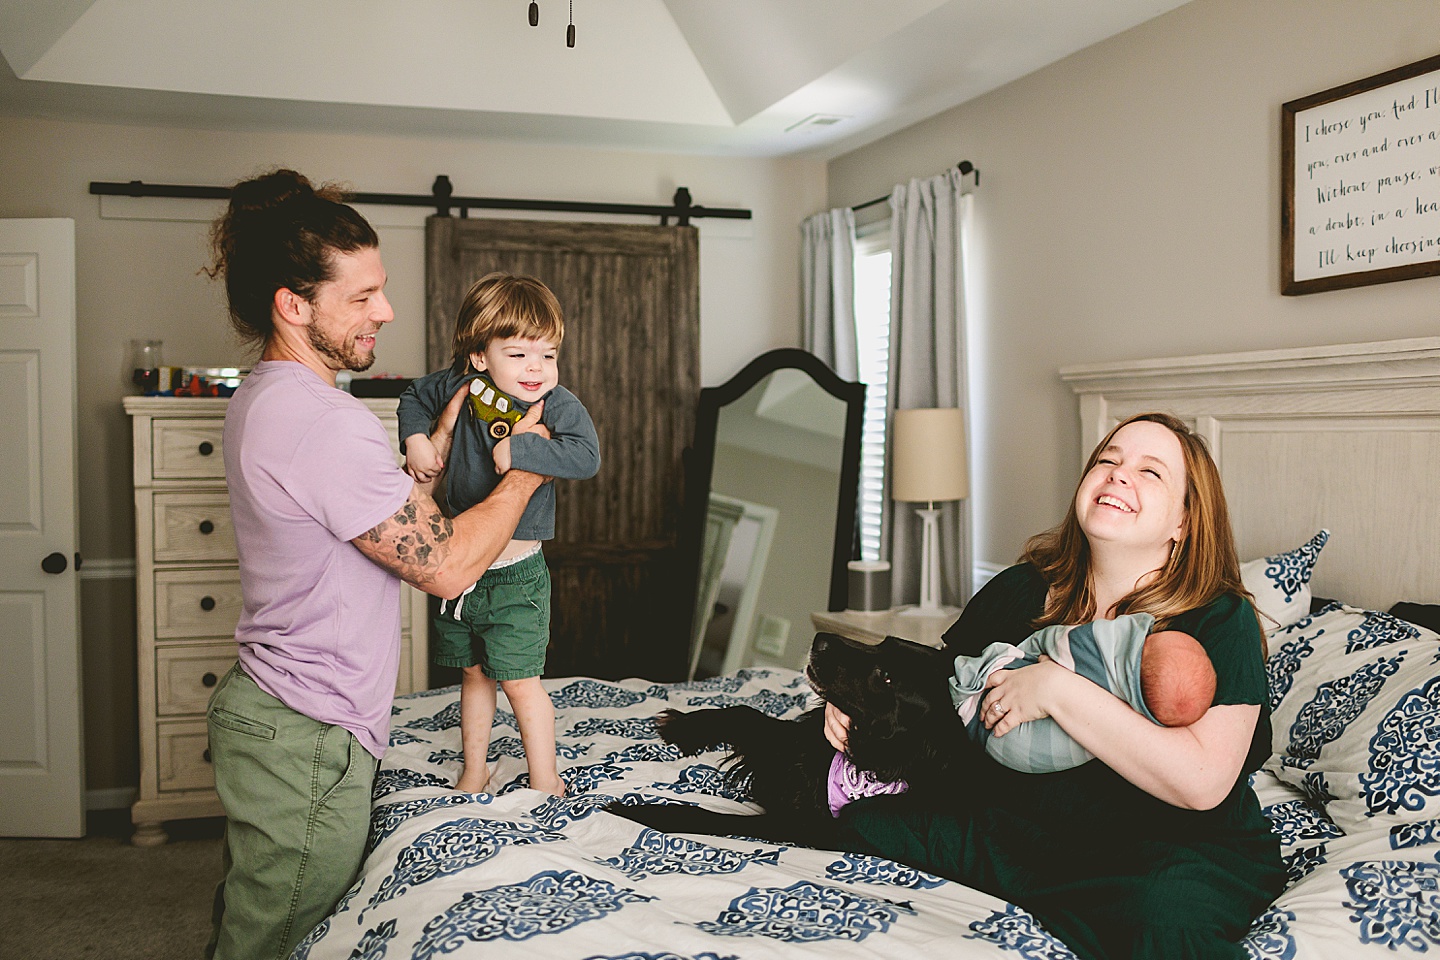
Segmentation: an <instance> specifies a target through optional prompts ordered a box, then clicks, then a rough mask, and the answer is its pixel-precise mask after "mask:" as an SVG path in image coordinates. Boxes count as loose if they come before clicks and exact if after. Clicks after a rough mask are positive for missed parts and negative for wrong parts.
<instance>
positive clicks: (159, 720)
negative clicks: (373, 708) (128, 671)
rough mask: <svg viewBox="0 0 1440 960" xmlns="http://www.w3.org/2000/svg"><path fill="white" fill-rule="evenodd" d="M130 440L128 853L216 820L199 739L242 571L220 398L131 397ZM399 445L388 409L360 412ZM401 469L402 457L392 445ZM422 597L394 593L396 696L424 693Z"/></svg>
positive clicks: (229, 644)
mask: <svg viewBox="0 0 1440 960" xmlns="http://www.w3.org/2000/svg"><path fill="white" fill-rule="evenodd" d="M124 402H125V412H126V413H128V414H129V415H130V417H131V423H132V427H133V435H134V441H135V455H134V468H135V474H134V483H135V590H136V597H135V607H136V640H137V651H136V653H137V657H138V663H137V674H138V677H139V704H140V790H139V796H138V797H137V799H136V801H135V804H134V806H133V807H131V811H130V818H131V820H132V821H133V822H134V824H135V836H134V842H135V843H136V844H137V845H139V846H153V845H156V844H161V843H164V842H165V841H166V839H167V837H166V834H165V830H164V822H165V821H167V820H184V819H189V818H192V817H211V816H219V815H220V814H221V813H222V810H221V808H220V799H219V797H217V796H216V794H215V775H214V772H213V770H212V769H211V767H210V755H209V754H210V751H209V746H208V742H207V736H206V732H205V705H206V703H207V702H208V701H209V699H210V691H211V689H213V687H214V686H215V684H216V683H217V682H219V680H220V678H221V677H222V676H224V674H225V671H227V670H229V669H230V665H231V664H233V663H234V662H235V624H236V622H237V621H238V620H239V618H240V571H239V567H238V565H237V562H236V556H235V532H234V530H233V528H232V527H231V524H230V497H229V494H228V492H227V491H226V489H225V458H224V456H223V455H222V442H223V441H222V436H223V432H224V426H225V407H226V404H227V403H229V401H228V400H225V399H216V398H186V397H126V398H125V401H124ZM364 402H365V405H366V406H368V407H369V408H370V409H371V410H372V411H374V413H375V415H376V416H378V417H379V418H380V420H381V422H382V423H384V424H385V425H386V427H387V428H388V429H389V430H390V433H391V439H392V441H394V439H395V431H396V424H395V404H396V401H395V400H394V399H388V398H387V399H372V400H366V401H364ZM395 449H396V462H397V463H398V462H399V456H400V455H399V446H398V444H396V445H395ZM425 603H426V601H425V595H424V594H423V593H421V592H420V591H418V590H415V589H413V588H411V587H408V586H406V587H403V588H402V589H401V602H400V643H401V654H400V677H399V681H398V683H397V684H396V692H397V693H410V692H413V691H415V690H423V689H425V687H426V686H427V683H426V679H427V671H428V653H429V651H428V643H427V630H428V627H427V619H426V613H425V611H426V605H425Z"/></svg>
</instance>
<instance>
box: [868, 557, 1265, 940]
mask: <svg viewBox="0 0 1440 960" xmlns="http://www.w3.org/2000/svg"><path fill="white" fill-rule="evenodd" d="M1045 590H1046V587H1045V583H1044V581H1043V580H1042V579H1041V578H1040V575H1039V573H1038V572H1037V571H1036V570H1035V568H1033V567H1031V566H1029V565H1020V566H1015V567H1011V568H1009V569H1008V570H1005V571H1003V572H1002V573H1000V574H998V575H997V576H995V577H994V579H992V580H991V581H990V582H989V583H988V584H986V586H985V588H984V589H983V590H981V591H980V592H979V593H978V594H976V595H975V597H974V599H972V600H971V601H970V603H969V604H967V605H966V607H965V611H964V613H963V614H962V615H961V617H960V619H959V620H958V621H957V622H956V623H955V625H954V626H952V627H951V628H950V630H949V631H948V632H947V633H946V634H945V642H946V645H947V646H948V647H949V648H950V649H952V650H953V651H954V652H955V653H956V654H957V655H958V654H965V655H967V656H973V655H975V654H978V653H979V652H980V651H981V650H982V649H983V648H984V647H985V646H986V645H987V644H989V643H993V642H996V641H1004V642H1008V643H1019V642H1020V641H1021V640H1023V639H1024V638H1025V637H1027V636H1029V634H1030V633H1031V632H1032V626H1031V624H1032V623H1033V621H1034V618H1035V617H1036V616H1038V615H1039V613H1040V609H1041V605H1042V604H1043V602H1044V598H1045ZM1172 626H1173V628H1174V629H1176V630H1183V631H1185V632H1186V633H1189V634H1191V635H1192V636H1194V637H1195V638H1196V639H1198V640H1199V641H1200V643H1201V644H1202V645H1203V646H1204V647H1205V649H1206V652H1208V653H1209V655H1210V659H1211V661H1212V662H1213V663H1214V665H1215V673H1216V680H1217V683H1216V689H1215V703H1217V704H1233V703H1258V704H1261V715H1260V721H1259V723H1257V724H1256V729H1255V735H1254V739H1253V741H1252V743H1251V747H1250V753H1249V755H1248V756H1247V757H1246V760H1245V765H1244V769H1243V770H1242V771H1241V774H1240V777H1239V779H1238V780H1237V781H1236V783H1235V786H1234V788H1233V789H1232V790H1231V791H1230V793H1229V795H1228V796H1226V798H1225V800H1224V801H1223V802H1221V803H1220V805H1219V806H1217V807H1215V808H1214V809H1213V810H1203V811H1194V810H1182V809H1180V808H1178V807H1174V806H1171V805H1170V804H1167V803H1165V802H1164V801H1162V800H1159V799H1157V798H1155V797H1153V796H1151V795H1150V794H1148V793H1146V792H1145V791H1143V790H1141V789H1139V788H1138V787H1136V786H1134V785H1133V784H1131V783H1130V782H1129V781H1127V780H1125V779H1124V778H1123V777H1121V776H1120V775H1119V774H1117V773H1115V772H1114V771H1113V770H1111V769H1110V768H1109V767H1107V766H1106V765H1105V764H1104V763H1102V762H1101V761H1099V760H1091V761H1089V762H1088V763H1084V764H1081V765H1080V766H1078V767H1075V768H1073V769H1070V770H1062V771H1060V772H1058V773H1047V774H1029V773H1020V772H1018V771H1014V770H1010V769H1008V768H1006V767H1003V766H1001V765H1000V764H998V763H995V762H994V761H992V760H990V758H989V757H988V756H987V755H985V754H984V753H983V752H981V753H980V754H979V755H978V756H977V757H976V758H975V760H974V763H975V765H976V769H975V774H974V777H973V778H972V780H971V783H972V786H971V788H970V789H967V790H966V791H965V795H964V796H957V797H955V798H954V800H953V803H951V804H949V805H948V806H947V807H946V808H945V809H943V810H934V809H924V808H921V807H919V806H917V804H916V802H915V801H912V800H907V799H905V798H875V799H870V800H864V801H859V802H856V803H854V804H851V805H850V806H848V807H846V808H845V810H844V811H842V814H841V827H842V829H843V830H844V831H845V834H846V838H845V839H846V846H847V848H853V849H856V850H859V851H861V852H866V851H868V852H873V853H877V854H880V855H882V856H886V857H890V858H892V859H895V860H899V861H901V862H903V863H908V864H911V865H912V866H916V867H919V868H921V869H923V870H928V871H930V872H932V873H936V874H939V875H941V876H945V877H949V878H951V879H954V880H958V881H960V882H961V883H964V884H966V885H968V886H971V887H975V888H977V889H980V890H983V891H986V892H987V893H990V894H993V895H995V896H997V897H1001V898H1003V899H1005V900H1008V901H1010V902H1012V903H1014V904H1016V905H1018V906H1020V907H1023V908H1024V909H1026V910H1028V911H1030V912H1031V913H1032V914H1034V915H1035V917H1036V918H1037V919H1038V920H1040V922H1041V923H1043V924H1044V925H1045V927H1046V928H1047V929H1049V930H1050V932H1051V933H1053V934H1055V935H1056V936H1057V937H1059V938H1060V939H1061V940H1063V941H1065V943H1066V944H1067V945H1069V946H1070V948H1071V949H1072V950H1074V951H1075V952H1076V953H1077V954H1079V955H1080V956H1081V957H1084V958H1097V960H1098V958H1107V960H1125V958H1156V960H1182V958H1192V957H1193V958H1200V957H1206V958H1209V957H1226V958H1235V957H1243V956H1244V952H1243V951H1242V950H1241V949H1240V948H1239V947H1238V946H1237V945H1236V941H1238V940H1240V939H1241V938H1242V937H1244V936H1245V932H1246V930H1247V929H1248V928H1249V926H1250V923H1251V921H1252V920H1253V919H1254V918H1255V917H1256V916H1257V915H1259V914H1260V913H1261V912H1262V911H1264V910H1265V908H1266V907H1267V906H1268V905H1269V904H1270V902H1271V901H1272V900H1274V898H1275V897H1276V896H1277V895H1278V894H1279V893H1280V891H1281V889H1282V887H1283V885H1284V870H1283V869H1282V867H1281V864H1280V845H1279V840H1278V839H1277V838H1276V836H1275V834H1274V833H1273V832H1272V831H1271V829H1270V824H1269V822H1268V821H1267V820H1266V819H1265V817H1264V815H1263V814H1262V813H1261V812H1260V805H1259V803H1258V802H1257V801H1256V799H1255V794H1254V792H1253V791H1252V790H1251V789H1250V787H1249V776H1250V774H1251V773H1252V772H1254V771H1255V770H1256V769H1258V768H1259V766H1260V764H1261V763H1262V762H1264V760H1265V758H1266V757H1267V756H1269V753H1270V710H1269V707H1268V705H1267V699H1268V698H1267V696H1266V683H1265V669H1264V661H1263V656H1262V654H1261V648H1260V632H1259V625H1258V624H1257V623H1256V620H1255V614H1254V613H1253V611H1252V609H1251V607H1250V604H1249V603H1248V602H1246V601H1244V600H1242V599H1241V598H1239V597H1235V596H1226V597H1222V598H1220V599H1218V600H1216V601H1214V602H1212V603H1211V604H1209V605H1208V606H1206V607H1204V608H1202V609H1200V610H1195V611H1192V612H1190V613H1187V614H1184V615H1183V616H1180V617H1178V618H1176V619H1175V620H1174V621H1173V623H1172Z"/></svg>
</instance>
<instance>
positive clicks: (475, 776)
mask: <svg viewBox="0 0 1440 960" xmlns="http://www.w3.org/2000/svg"><path fill="white" fill-rule="evenodd" d="M489 785H490V768H489V767H483V766H482V767H481V768H480V769H479V770H476V771H473V772H472V771H471V769H470V768H469V767H466V768H465V769H464V770H463V771H461V773H460V779H459V780H457V781H455V789H456V790H459V791H460V792H461V793H484V792H485V788H486V787H488V786H489Z"/></svg>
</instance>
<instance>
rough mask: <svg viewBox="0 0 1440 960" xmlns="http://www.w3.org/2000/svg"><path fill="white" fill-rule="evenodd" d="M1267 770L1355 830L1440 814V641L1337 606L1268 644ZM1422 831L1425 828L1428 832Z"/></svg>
mask: <svg viewBox="0 0 1440 960" xmlns="http://www.w3.org/2000/svg"><path fill="white" fill-rule="evenodd" d="M1270 651H1271V653H1270V658H1269V660H1268V661H1267V663H1266V673H1267V675H1268V678H1269V684H1270V707H1271V710H1272V711H1273V714H1272V719H1271V724H1272V727H1273V730H1274V736H1273V743H1272V747H1273V753H1272V756H1271V757H1270V759H1269V760H1268V761H1267V762H1266V764H1265V767H1266V769H1268V770H1270V771H1271V772H1272V773H1274V774H1275V776H1276V777H1277V778H1278V779H1280V780H1282V781H1284V782H1286V783H1289V784H1291V785H1293V786H1296V787H1298V788H1300V789H1301V790H1302V791H1304V792H1305V793H1306V794H1307V796H1309V797H1310V798H1311V799H1312V800H1313V801H1315V802H1317V803H1320V804H1323V805H1324V807H1325V812H1326V813H1328V814H1329V815H1330V819H1332V820H1333V821H1335V823H1336V824H1337V825H1338V826H1339V827H1340V828H1341V829H1343V830H1345V831H1346V832H1347V833H1350V832H1353V831H1355V830H1356V829H1357V828H1363V827H1365V826H1367V825H1372V824H1376V823H1382V824H1389V826H1390V833H1391V843H1392V845H1404V843H1405V839H1404V838H1405V837H1407V836H1409V835H1411V834H1413V833H1415V830H1414V829H1413V825H1415V824H1417V823H1421V822H1424V821H1431V820H1435V819H1437V818H1440V635H1437V634H1436V633H1434V632H1432V631H1430V630H1426V629H1425V628H1424V627H1419V626H1416V625H1415V624H1412V623H1409V622H1407V621H1405V620H1401V619H1399V618H1398V617H1394V616H1391V615H1390V614H1388V613H1380V612H1378V611H1374V610H1359V609H1357V608H1355V607H1347V606H1345V605H1343V604H1339V603H1332V604H1330V605H1328V606H1326V607H1325V608H1324V609H1322V610H1319V611H1317V612H1316V614H1315V615H1314V616H1313V617H1304V618H1302V619H1301V620H1300V621H1298V622H1296V623H1294V624H1291V625H1290V626H1288V627H1285V628H1284V629H1282V630H1279V631H1276V633H1275V634H1274V635H1272V636H1271V638H1270ZM1420 832H1421V833H1423V832H1424V831H1420Z"/></svg>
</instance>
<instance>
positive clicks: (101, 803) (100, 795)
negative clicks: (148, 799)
mask: <svg viewBox="0 0 1440 960" xmlns="http://www.w3.org/2000/svg"><path fill="white" fill-rule="evenodd" d="M135 792H136V791H135V788H134V787H109V788H107V789H105V790H86V791H85V809H86V810H124V809H126V808H128V807H129V806H130V804H132V803H134V802H135Z"/></svg>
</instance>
